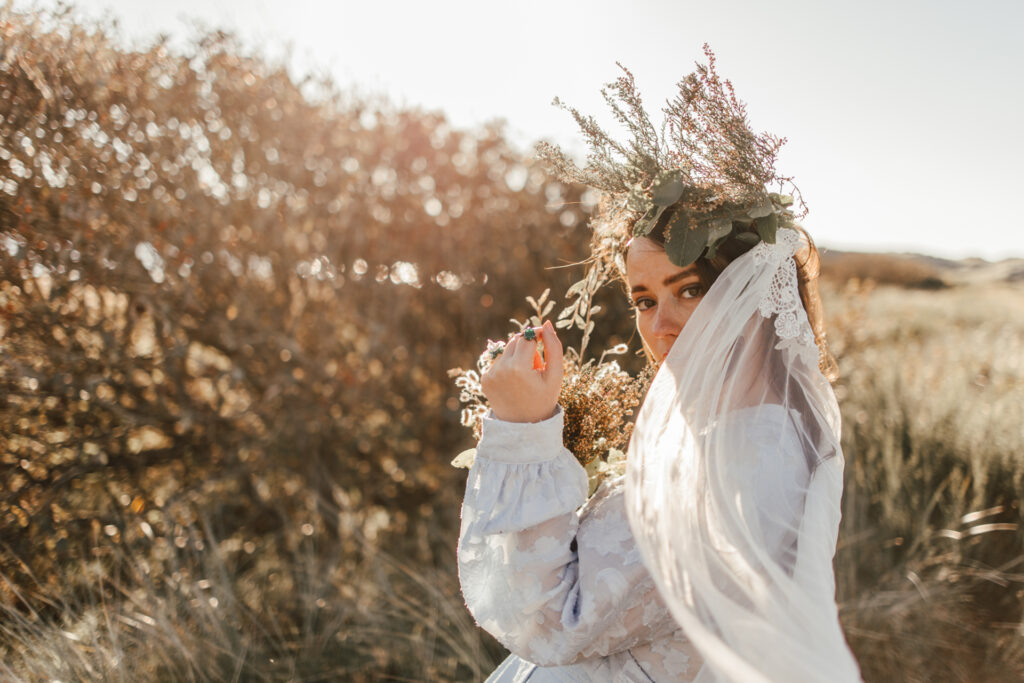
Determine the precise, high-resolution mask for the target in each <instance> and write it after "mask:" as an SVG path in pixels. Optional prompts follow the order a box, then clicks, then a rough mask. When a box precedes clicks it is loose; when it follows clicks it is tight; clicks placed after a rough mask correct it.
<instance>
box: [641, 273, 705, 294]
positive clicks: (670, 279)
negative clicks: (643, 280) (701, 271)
mask: <svg viewBox="0 0 1024 683" xmlns="http://www.w3.org/2000/svg"><path fill="white" fill-rule="evenodd" d="M691 276H693V277H697V273H695V272H693V271H692V270H690V269H686V270H681V271H679V272H678V273H676V274H675V275H671V276H669V277H667V278H665V280H664V281H663V282H662V283H661V284H663V285H665V286H668V285H671V284H672V283H674V282H679V281H680V280H683V279H686V278H688V277H691ZM629 291H630V292H647V291H650V290H648V289H647V288H646V287H644V286H643V285H637V286H636V287H630V288H629Z"/></svg>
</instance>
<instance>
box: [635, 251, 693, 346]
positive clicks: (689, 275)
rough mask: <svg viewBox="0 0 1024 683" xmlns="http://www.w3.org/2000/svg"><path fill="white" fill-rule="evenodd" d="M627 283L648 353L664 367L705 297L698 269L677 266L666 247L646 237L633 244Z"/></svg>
mask: <svg viewBox="0 0 1024 683" xmlns="http://www.w3.org/2000/svg"><path fill="white" fill-rule="evenodd" d="M626 280H627V282H628V284H629V298H630V301H631V303H632V305H633V309H634V310H635V311H636V328H637V330H638V331H639V332H640V338H641V339H642V340H643V344H644V349H645V350H646V351H647V355H648V356H649V357H650V358H652V359H653V360H654V361H655V362H657V363H660V362H661V361H663V360H665V356H667V355H668V352H669V349H671V348H672V344H674V343H675V341H676V337H678V336H679V332H680V330H682V329H683V326H684V325H685V324H686V321H687V320H689V319H690V316H691V315H693V311H694V309H696V308H697V304H698V303H700V300H701V299H702V298H703V297H704V286H703V285H702V284H701V281H700V277H699V276H698V274H697V269H696V267H695V266H692V265H691V266H688V267H686V268H680V267H679V266H676V265H674V264H673V263H672V262H671V261H669V260H668V254H666V253H665V249H664V247H662V246H661V245H660V244H658V243H657V242H655V241H653V240H651V239H648V238H646V237H637V238H635V239H633V240H632V241H631V242H630V244H629V248H628V251H627V252H626Z"/></svg>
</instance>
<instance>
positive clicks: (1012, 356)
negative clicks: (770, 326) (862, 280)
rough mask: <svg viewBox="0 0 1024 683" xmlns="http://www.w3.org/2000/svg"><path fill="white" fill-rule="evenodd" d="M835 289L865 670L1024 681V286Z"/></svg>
mask: <svg viewBox="0 0 1024 683" xmlns="http://www.w3.org/2000/svg"><path fill="white" fill-rule="evenodd" d="M834 303H835V304H836V309H837V311H836V312H837V314H838V315H837V317H836V324H835V325H834V326H833V328H834V330H835V333H836V346H837V351H838V353H839V356H840V359H841V364H840V367H841V373H842V375H843V380H842V383H841V384H840V386H839V387H838V392H839V395H840V398H841V405H842V408H843V416H844V439H843V443H844V451H845V453H846V455H847V473H846V488H845V494H844V505H843V512H844V517H843V524H842V529H841V535H840V544H839V550H838V553H837V558H836V575H837V581H838V593H839V599H840V601H841V604H842V618H843V623H844V626H845V628H846V632H847V636H848V638H849V640H850V642H851V644H852V645H853V647H854V649H855V651H856V652H857V654H858V655H859V661H860V663H861V666H862V668H863V670H864V674H865V678H866V679H867V680H878V681H884V680H899V681H936V680H942V681H1017V680H1022V679H1024V647H1022V644H1024V638H1022V633H1024V631H1022V628H1024V624H1022V621H1021V605H1022V599H1021V598H1022V594H1024V593H1022V591H1021V588H1022V587H1024V583H1022V579H1024V558H1022V550H1024V544H1022V538H1024V536H1022V533H1021V529H1020V527H1019V523H1020V522H1021V510H1020V500H1021V498H1022V494H1024V427H1022V425H1024V315H1022V314H1024V295H1022V292H1021V291H1020V290H1019V289H1010V288H1001V287H984V288H982V287H975V288H962V289H957V290H954V291H950V292H943V293H927V292H920V291H906V290H896V289H881V290H878V291H869V292H863V293H860V294H856V295H853V296H847V297H845V298H842V299H836V300H835V301H834Z"/></svg>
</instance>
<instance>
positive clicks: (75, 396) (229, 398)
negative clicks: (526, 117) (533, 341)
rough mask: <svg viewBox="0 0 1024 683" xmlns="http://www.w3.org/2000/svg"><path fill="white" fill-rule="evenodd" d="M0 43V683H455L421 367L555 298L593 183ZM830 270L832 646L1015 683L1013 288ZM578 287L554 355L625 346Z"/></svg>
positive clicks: (447, 520)
mask: <svg viewBox="0 0 1024 683" xmlns="http://www.w3.org/2000/svg"><path fill="white" fill-rule="evenodd" d="M0 41H2V42H0V459H2V460H0V536H2V542H0V620H2V621H3V627H2V628H0V671H2V672H3V673H4V675H5V676H8V677H10V678H12V679H14V680H51V679H61V680H84V679H100V680H104V679H108V678H111V679H113V678H116V679H119V680H268V681H276V680H282V681H284V680H302V681H316V680H328V679H335V680H336V679H341V680H382V679H396V680H479V679H482V678H483V677H484V676H485V675H486V674H487V673H488V672H489V670H490V668H491V667H493V665H494V664H495V662H497V661H498V660H500V658H501V657H502V656H503V654H504V653H503V650H502V649H501V647H500V646H499V645H497V643H496V642H495V641H493V639H491V638H490V637H489V636H487V635H486V634H485V633H483V632H482V631H480V630H479V629H477V628H476V627H475V625H474V624H473V622H472V619H471V618H470V616H469V615H468V613H467V612H466V610H465V608H464V606H463V604H462V600H461V597H460V595H459V592H458V582H457V576H456V572H455V558H454V549H455V543H456V540H457V532H458V511H459V504H460V501H461V495H462V487H463V485H464V479H465V471H464V470H455V469H453V468H451V467H450V466H449V464H448V463H449V461H450V460H451V458H452V457H453V456H454V455H455V454H456V453H458V452H459V451H461V450H462V449H464V448H468V447H470V446H472V438H471V434H469V432H468V430H466V429H465V428H463V427H462V426H461V425H460V424H459V410H460V406H459V404H458V400H457V392H456V391H455V387H454V385H453V384H452V383H451V380H450V378H449V377H448V376H447V374H446V370H447V369H448V368H451V367H454V366H463V367H469V366H470V365H471V364H472V363H473V362H474V361H475V358H476V356H477V355H478V354H479V352H480V351H481V350H482V348H483V346H484V342H485V340H486V339H487V338H499V337H503V336H504V334H505V333H506V332H507V331H508V330H509V329H511V324H510V322H509V318H512V317H514V318H517V319H523V318H525V317H526V316H527V315H529V313H530V312H531V310H530V308H529V306H528V305H527V304H526V302H525V300H524V297H525V296H526V295H530V294H532V295H534V296H537V295H538V294H539V293H540V292H542V291H543V290H544V289H546V288H548V287H551V288H552V291H553V292H554V293H555V294H556V295H557V294H558V293H560V292H564V291H565V289H566V288H567V287H568V286H569V285H570V284H571V283H572V282H574V281H575V280H576V279H578V278H579V277H580V276H581V274H582V269H581V268H580V267H578V266H575V265H573V264H577V263H578V262H579V261H581V260H582V259H584V258H585V257H586V256H587V253H588V251H587V242H588V239H589V233H588V230H587V228H586V220H587V217H588V215H589V211H590V209H591V208H592V207H593V203H594V201H595V200H596V197H594V196H593V195H592V194H590V193H587V192H584V190H583V189H582V188H579V187H570V186H566V185H563V184H561V183H559V182H556V181H553V180H551V179H549V178H548V177H547V176H546V175H545V174H544V173H543V171H542V170H541V169H540V168H539V167H538V165H536V164H535V163H534V162H533V161H532V160H531V158H530V156H529V154H526V153H523V152H522V151H520V150H517V149H514V148H513V147H512V146H510V145H509V144H508V143H507V141H506V139H505V137H504V134H503V124H502V122H500V121H498V122H494V123H491V124H488V125H486V126H484V127H482V128H481V129H479V130H473V131H466V130H455V129H453V128H452V127H450V126H449V125H448V124H447V122H446V120H445V117H444V116H443V114H441V113H436V112H424V111H419V110H406V109H396V108H395V107H394V106H392V105H391V104H390V103H389V102H387V101H386V100H383V99H380V98H370V97H360V96H355V95H353V94H351V93H347V92H343V91H341V90H339V89H338V88H337V87H336V85H335V84H333V83H331V82H330V81H326V80H316V79H313V78H306V79H304V80H297V79H295V78H293V77H292V76H290V75H289V73H288V72H287V70H286V68H285V67H284V66H282V65H275V64H272V63H269V62H268V61H267V60H265V59H263V58H262V57H260V56H259V55H253V54H249V53H247V52H246V51H245V50H244V49H243V48H242V47H241V46H240V45H239V44H238V43H237V41H236V40H235V39H234V38H233V37H232V36H230V35H225V34H222V33H216V32H214V33H203V34H201V35H198V36H197V37H196V38H195V39H194V40H193V41H192V42H191V43H190V44H189V45H188V46H186V47H185V48H183V49H182V48H178V49H172V48H171V47H170V46H169V45H168V44H167V43H166V42H159V41H158V42H156V43H155V44H152V45H150V46H147V47H145V48H140V49H129V48H127V47H125V46H124V45H123V44H122V43H121V42H119V41H118V39H117V38H116V31H114V30H112V28H111V27H110V26H109V25H104V24H96V23H90V22H81V21H79V20H77V19H76V17H75V15H74V12H73V11H71V10H60V11H56V12H34V13H27V14H26V13H18V12H15V11H13V10H11V9H10V8H6V9H0ZM826 266H827V267H828V262H827V261H826ZM886 269H888V271H887V272H896V273H899V272H906V271H905V269H900V268H895V269H894V268H892V267H891V265H886V266H885V267H884V268H882V270H886ZM864 270H865V267H862V266H856V264H855V265H854V266H853V267H851V266H849V265H848V266H847V268H846V270H845V271H843V269H842V268H839V267H837V268H836V272H837V273H842V276H841V277H836V278H835V279H834V281H833V284H832V285H830V286H828V287H826V296H827V298H828V301H827V303H829V304H833V306H832V308H833V311H832V318H833V325H832V332H831V333H830V335H831V338H832V340H833V343H834V345H835V348H836V351H837V355H838V356H839V358H840V362H841V364H842V366H841V367H842V370H843V376H844V379H843V380H842V381H841V383H840V385H839V386H838V387H837V389H838V392H839V395H840V398H841V403H842V405H843V410H844V419H845V420H846V425H847V429H846V433H845V435H844V444H845V447H846V450H847V458H848V482H847V493H846V498H845V501H844V523H843V524H844V526H843V530H842V535H841V537H840V549H839V553H838V555H837V578H838V581H839V597H840V601H841V603H842V606H843V609H842V616H843V620H844V624H845V625H846V627H847V632H848V634H849V638H850V641H851V644H852V645H853V647H854V649H855V651H857V653H858V655H859V656H860V660H861V664H862V666H863V667H864V671H865V676H866V678H867V679H868V680H879V681H881V680H908V681H909V680H940V679H941V680H964V681H967V680H1004V679H1003V678H1001V677H1002V676H1005V680H1017V679H1018V678H1019V677H1020V676H1022V675H1024V647H1022V638H1024V636H1022V635H1021V634H1022V629H1024V624H1022V622H1021V603H1022V593H1021V591H1020V586H1021V573H1022V571H1024V570H1022V568H1021V566H1020V555H1021V552H1022V534H1021V532H1020V530H1019V528H1018V527H1017V526H1016V523H1017V522H1018V521H1019V518H1020V507H1019V504H1018V503H1019V500H1020V495H1021V492H1022V491H1024V467H1022V465H1021V456H1020V454H1021V453H1022V452H1024V448H1022V447H1024V434H1022V425H1024V415H1022V410H1024V408H1022V406H1024V390H1022V388H1021V387H1022V382H1021V378H1022V375H1024V369H1022V362H1024V361H1022V359H1024V348H1022V346H1024V344H1022V336H1024V334H1022V333H1024V323H1022V322H1021V321H1022V320H1024V316H1022V315H1021V313H1024V310H1022V308H1024V305H1022V301H1024V297H1022V296H1021V290H1020V288H1019V285H1018V286H1014V285H1012V284H1005V285H999V286H996V285H992V286H986V287H984V288H980V286H970V287H968V286H962V287H955V288H951V289H949V290H948V291H947V290H945V289H941V288H938V289H940V291H927V290H924V289H921V290H914V291H908V290H904V289H899V290H896V289H891V288H886V287H879V288H877V289H876V288H873V287H872V286H871V284H870V281H864V280H861V279H858V273H861V274H862V273H863V271H864ZM880 272H881V271H880ZM826 275H828V272H826ZM934 275H935V274H934V273H932V272H931V271H928V273H925V274H922V273H921V272H917V271H915V272H914V273H913V274H912V278H911V279H912V280H913V282H902V283H901V282H898V279H899V278H898V277H896V278H895V279H896V281H893V282H892V284H894V285H901V284H902V285H907V284H915V283H916V284H917V285H920V284H921V283H925V286H927V287H929V288H931V289H937V288H936V287H935V286H933V285H934V282H931V281H930V280H928V278H929V277H933V276H934ZM928 283H931V284H928ZM940 284H942V283H941V280H940ZM613 289H614V288H610V291H606V292H603V293H602V294H601V297H602V300H601V301H600V303H601V305H602V307H603V308H604V311H605V312H604V313H603V314H602V317H603V318H604V319H603V320H602V321H601V323H600V324H599V325H598V327H597V331H596V332H595V337H594V339H593V340H592V342H591V346H590V348H591V349H603V348H608V347H610V346H613V345H615V344H619V343H622V342H628V343H630V344H631V348H634V349H637V350H638V348H639V344H638V342H637V340H635V339H633V333H632V321H631V320H630V317H629V312H628V309H627V308H626V306H625V301H624V299H623V298H622V296H621V294H620V293H619V292H618V291H612V290H613ZM893 292H895V294H894V293H893ZM908 297H910V298H908ZM563 334H567V335H569V339H568V343H576V342H578V340H574V339H572V337H571V335H572V333H571V332H566V333H563ZM622 362H623V365H624V366H625V367H626V368H627V369H628V370H630V371H632V372H636V371H638V370H639V369H640V368H641V367H642V365H641V364H642V362H643V361H642V358H641V357H637V356H636V355H633V354H630V355H629V356H627V357H625V358H624V359H623V361H622ZM937 672H946V673H948V675H947V676H936V673H937ZM981 675H984V677H982V678H979V677H978V676H981Z"/></svg>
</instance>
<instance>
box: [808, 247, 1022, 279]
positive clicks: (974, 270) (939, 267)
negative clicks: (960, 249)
mask: <svg viewBox="0 0 1024 683" xmlns="http://www.w3.org/2000/svg"><path fill="white" fill-rule="evenodd" d="M819 249H820V253H821V276H822V278H824V279H825V280H828V281H831V282H837V283H844V282H847V281H849V280H851V279H854V278H857V279H861V280H867V279H870V280H874V281H875V282H877V283H879V284H888V285H897V286H901V287H912V288H920V289H942V288H944V287H951V286H954V285H963V284H980V283H988V282H1024V259H1021V258H1010V259H1003V260H1001V261H986V260H985V259H980V258H968V259H961V260H956V259H946V258H940V257H937V256H927V255H924V254H894V253H867V252H857V251H840V250H838V249H829V248H827V247H820V248H819Z"/></svg>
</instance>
